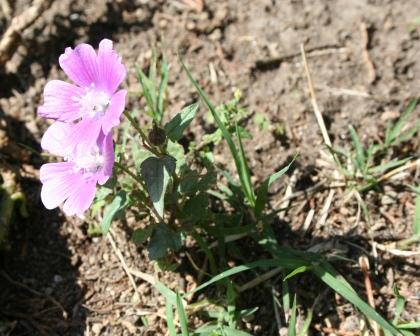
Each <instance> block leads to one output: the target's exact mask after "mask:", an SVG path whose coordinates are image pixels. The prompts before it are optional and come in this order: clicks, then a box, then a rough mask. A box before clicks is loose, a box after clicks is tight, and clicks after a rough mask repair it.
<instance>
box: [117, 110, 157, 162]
mask: <svg viewBox="0 0 420 336" xmlns="http://www.w3.org/2000/svg"><path fill="white" fill-rule="evenodd" d="M123 113H124V115H125V116H126V118H127V119H128V121H129V122H130V124H131V126H133V127H134V128H135V129H136V131H137V132H138V133H139V134H140V137H141V138H142V140H143V144H144V145H145V146H146V147H147V149H148V150H149V151H151V152H152V153H153V154H155V155H156V156H158V157H159V156H161V153H159V152H158V151H157V150H156V149H155V148H153V145H152V144H151V143H150V142H149V139H148V138H147V136H146V134H145V133H144V132H143V130H142V129H141V128H140V126H139V125H138V123H137V122H136V121H135V120H134V118H133V117H132V116H131V115H130V113H129V112H128V111H127V110H125V111H124V112H123Z"/></svg>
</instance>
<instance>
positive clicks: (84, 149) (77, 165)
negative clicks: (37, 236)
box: [38, 39, 127, 215]
mask: <svg viewBox="0 0 420 336" xmlns="http://www.w3.org/2000/svg"><path fill="white" fill-rule="evenodd" d="M59 63H60V67H61V68H62V69H63V70H64V72H65V73H66V74H67V76H68V77H69V78H70V79H71V80H72V81H73V82H74V84H70V83H67V82H63V81H60V80H52V81H50V82H48V83H47V85H46V86H45V89H44V104H43V105H42V106H40V107H39V108H38V115H39V116H42V117H45V118H49V119H53V120H55V121H54V123H53V124H52V125H51V126H50V127H49V128H48V129H47V131H46V132H45V134H44V136H43V138H42V141H41V147H42V148H43V150H45V151H48V152H49V153H51V154H53V155H57V156H61V157H63V158H64V161H63V162H56V163H47V164H44V165H43V166H42V167H41V170H40V180H41V182H42V190H41V200H42V202H43V203H44V205H45V207H46V208H47V209H53V208H56V207H57V206H59V205H60V204H61V203H63V202H64V207H63V210H64V212H65V213H66V215H81V214H83V212H84V211H85V210H86V209H87V208H89V206H90V205H91V203H92V201H93V199H94V197H95V192H96V185H97V183H99V184H101V185H102V184H104V183H105V182H106V181H107V180H108V179H109V177H110V176H111V175H112V167H113V164H114V145H113V141H112V132H111V129H112V128H113V127H114V126H116V125H118V124H119V122H120V116H121V113H122V112H123V110H124V107H125V96H126V94H127V91H126V90H119V91H117V89H118V86H119V85H120V84H121V82H122V81H123V80H124V78H125V76H126V69H125V67H124V65H123V64H122V63H121V57H120V56H119V55H118V54H117V53H116V52H115V50H113V48H112V41H110V40H107V39H104V40H102V41H101V42H100V43H99V50H98V52H97V53H96V52H95V50H94V49H93V47H92V46H90V45H89V44H80V45H78V46H76V48H74V49H72V48H66V50H65V52H64V54H62V55H61V56H60V58H59Z"/></svg>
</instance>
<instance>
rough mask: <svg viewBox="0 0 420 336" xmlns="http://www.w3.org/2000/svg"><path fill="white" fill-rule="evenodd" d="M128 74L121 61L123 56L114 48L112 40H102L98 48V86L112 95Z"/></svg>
mask: <svg viewBox="0 0 420 336" xmlns="http://www.w3.org/2000/svg"><path fill="white" fill-rule="evenodd" d="M126 74H127V71H126V69H125V67H124V65H123V64H122V63H121V56H119V55H118V54H117V52H116V51H115V50H113V49H112V41H111V40H108V39H104V40H102V41H101V42H100V43H99V50H98V76H99V77H98V83H97V84H98V87H100V88H101V89H103V90H105V91H106V92H107V93H108V94H109V95H112V94H113V93H114V92H115V90H117V88H118V86H119V85H120V84H121V82H122V81H123V80H124V78H125V76H126Z"/></svg>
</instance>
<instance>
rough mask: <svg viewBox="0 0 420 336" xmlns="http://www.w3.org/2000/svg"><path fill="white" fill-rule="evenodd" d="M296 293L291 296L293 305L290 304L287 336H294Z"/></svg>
mask: <svg viewBox="0 0 420 336" xmlns="http://www.w3.org/2000/svg"><path fill="white" fill-rule="evenodd" d="M296 311H297V308H296V294H295V296H294V298H293V306H292V314H291V316H290V320H289V326H288V327H287V335H288V336H296V315H297V314H296Z"/></svg>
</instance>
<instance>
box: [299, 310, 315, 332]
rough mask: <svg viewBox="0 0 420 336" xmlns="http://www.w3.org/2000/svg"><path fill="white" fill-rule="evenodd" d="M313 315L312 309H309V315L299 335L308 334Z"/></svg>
mask: <svg viewBox="0 0 420 336" xmlns="http://www.w3.org/2000/svg"><path fill="white" fill-rule="evenodd" d="M312 316H313V311H312V309H309V310H308V316H307V317H306V319H305V322H304V323H303V326H302V330H301V331H300V332H299V336H305V335H306V334H307V332H308V330H309V327H310V326H311V322H312Z"/></svg>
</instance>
